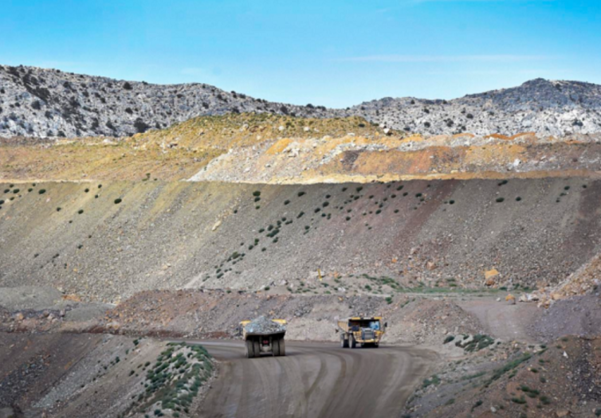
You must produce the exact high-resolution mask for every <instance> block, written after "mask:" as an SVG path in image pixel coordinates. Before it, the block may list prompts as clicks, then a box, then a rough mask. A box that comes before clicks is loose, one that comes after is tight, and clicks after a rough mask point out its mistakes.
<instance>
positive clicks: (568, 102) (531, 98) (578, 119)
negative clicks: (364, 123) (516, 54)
mask: <svg viewBox="0 0 601 418" xmlns="http://www.w3.org/2000/svg"><path fill="white" fill-rule="evenodd" d="M352 110H353V112H356V113H358V114H361V115H362V116H363V117H365V118H366V119H367V120H369V121H372V122H377V123H380V124H383V125H385V126H388V127H391V128H395V129H400V130H406V131H411V132H418V133H423V134H430V135H438V134H458V133H462V132H469V133H473V134H476V135H491V134H502V135H516V134H518V133H521V132H535V133H537V134H538V135H542V136H548V135H555V136H561V135H567V134H573V133H594V132H600V131H601V86H599V85H596V84H589V83H581V82H576V81H548V80H544V79H536V80H532V81H528V82H526V83H524V84H522V85H521V86H519V87H515V88H510V89H502V90H494V91H490V92H486V93H481V94H474V95H468V96H465V97H462V98H460V99H455V100H451V101H445V100H421V99H414V98H400V99H392V98H384V99H380V100H374V101H371V102H367V103H363V104H361V105H360V106H356V107H354V108H353V109H352Z"/></svg>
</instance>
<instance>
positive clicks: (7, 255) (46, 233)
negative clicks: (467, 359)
mask: <svg viewBox="0 0 601 418" xmlns="http://www.w3.org/2000/svg"><path fill="white" fill-rule="evenodd" d="M0 193H1V194H0V196H1V198H0V199H1V200H2V205H0V206H1V209H0V247H1V248H2V251H0V265H1V266H2V269H0V285H2V286H7V287H14V286H22V285H34V286H51V287H55V288H57V289H59V290H60V291H61V292H62V294H63V295H64V296H65V297H66V296H68V295H71V297H74V298H81V299H83V300H99V301H103V302H116V301H118V300H120V299H124V298H126V297H128V296H131V295H133V294H135V293H136V292H139V291H143V290H151V289H174V288H192V289H198V288H220V289H231V290H233V291H237V290H244V291H251V292H252V291H257V290H262V291H264V292H267V293H268V294H305V295H306V294H311V295H313V294H333V295H339V296H349V295H350V296H354V295H361V294H373V295H381V296H392V297H393V298H394V297H395V295H402V294H403V293H404V292H405V291H406V289H407V288H409V287H411V288H422V289H423V290H424V291H430V292H440V293H445V292H453V291H455V290H456V289H462V288H468V289H482V288H484V287H485V281H486V280H485V272H486V271H490V270H492V269H496V270H497V272H498V273H499V274H498V275H496V276H495V277H494V278H493V280H492V282H489V285H491V286H490V287H493V288H498V287H502V286H507V287H509V288H512V287H516V286H521V287H530V288H535V287H537V286H538V285H545V284H549V283H551V284H553V283H558V282H560V281H562V280H564V279H565V278H566V277H567V276H568V275H569V274H570V273H572V272H573V271H575V270H577V269H578V268H580V267H581V266H582V265H584V264H585V263H587V262H588V261H589V260H590V259H591V258H592V257H593V256H595V255H596V254H597V253H598V249H599V240H600V238H601V229H600V228H599V224H598V220H599V213H598V211H599V210H600V209H599V206H598V201H599V198H600V196H601V183H600V182H597V181H591V180H589V179H579V178H574V179H536V180H534V179H531V180H509V181H493V180H471V181H431V182H427V181H411V182H394V183H388V184H385V183H373V184H344V185H332V184H320V185H305V186H298V185H296V186H269V185H260V186H259V185H239V184H228V183H198V184H197V183H162V182H152V181H146V182H138V183H130V182H118V183H102V182H91V183H86V184H80V183H37V184H35V185H34V183H27V184H2V185H0Z"/></svg>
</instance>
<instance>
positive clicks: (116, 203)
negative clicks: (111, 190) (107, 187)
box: [115, 198, 123, 205]
mask: <svg viewBox="0 0 601 418" xmlns="http://www.w3.org/2000/svg"><path fill="white" fill-rule="evenodd" d="M122 201H123V200H122V199H121V198H117V199H115V205H118V204H119V203H121V202H122Z"/></svg>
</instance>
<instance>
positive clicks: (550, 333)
mask: <svg viewBox="0 0 601 418" xmlns="http://www.w3.org/2000/svg"><path fill="white" fill-rule="evenodd" d="M530 330H531V332H532V334H534V335H538V336H539V338H541V339H543V340H545V341H553V340H555V339H557V338H560V337H563V336H566V335H576V336H581V337H592V336H599V335H601V297H600V296H599V294H598V293H596V294H592V295H586V296H575V297H573V298H571V299H563V300H559V301H556V302H555V303H554V304H553V305H551V307H550V308H549V309H546V310H544V313H543V315H542V316H541V317H540V319H539V320H538V321H536V322H535V323H534V324H532V326H531V327H530Z"/></svg>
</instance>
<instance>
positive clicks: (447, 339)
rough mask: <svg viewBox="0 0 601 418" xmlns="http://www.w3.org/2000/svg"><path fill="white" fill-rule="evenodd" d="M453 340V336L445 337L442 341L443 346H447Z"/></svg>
mask: <svg viewBox="0 0 601 418" xmlns="http://www.w3.org/2000/svg"><path fill="white" fill-rule="evenodd" d="M454 339H455V336H454V335H449V336H447V337H446V338H445V339H444V342H443V344H448V343H450V342H451V341H453V340H454Z"/></svg>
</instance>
